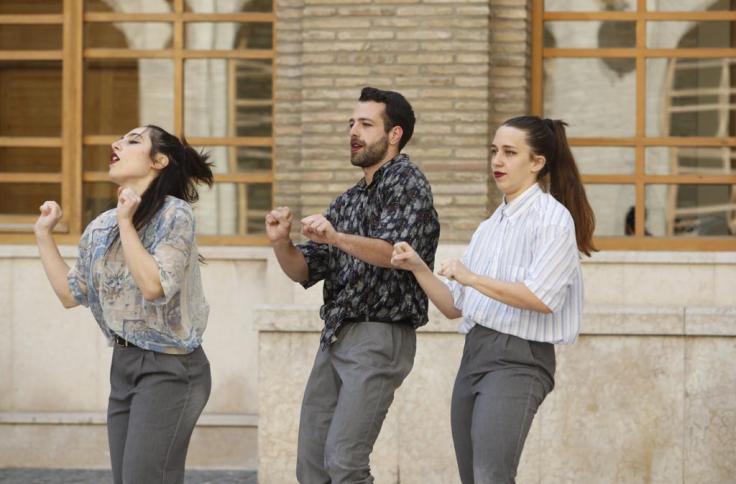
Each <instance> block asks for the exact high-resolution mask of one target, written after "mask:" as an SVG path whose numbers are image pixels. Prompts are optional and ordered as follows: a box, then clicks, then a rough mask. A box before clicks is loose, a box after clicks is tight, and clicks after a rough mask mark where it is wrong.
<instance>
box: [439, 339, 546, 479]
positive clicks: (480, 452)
mask: <svg viewBox="0 0 736 484" xmlns="http://www.w3.org/2000/svg"><path fill="white" fill-rule="evenodd" d="M554 374H555V349H554V345H552V344H549V343H539V342H535V341H528V340H525V339H522V338H518V337H516V336H512V335H509V334H504V333H499V332H497V331H494V330H491V329H488V328H485V327H483V326H479V325H476V326H474V327H473V329H472V330H471V331H470V333H468V335H467V336H466V337H465V348H464V350H463V357H462V361H461V363H460V369H459V370H458V373H457V378H456V380H455V386H454V388H453V391H452V409H451V422H452V439H453V442H454V444H455V455H456V457H457V464H458V469H459V471H460V479H461V481H462V482H463V484H513V483H514V482H515V478H516V469H517V467H518V466H519V458H520V457H521V451H522V449H523V447H524V441H525V440H526V436H527V434H528V433H529V428H530V427H531V425H532V420H533V419H534V415H535V414H536V412H537V408H539V405H541V403H542V401H543V400H544V398H545V397H546V396H547V394H548V393H549V392H550V391H552V388H553V387H554Z"/></svg>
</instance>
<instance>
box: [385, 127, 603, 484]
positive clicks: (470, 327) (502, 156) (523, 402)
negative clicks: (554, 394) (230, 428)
mask: <svg viewBox="0 0 736 484" xmlns="http://www.w3.org/2000/svg"><path fill="white" fill-rule="evenodd" d="M491 170H492V173H491V174H492V175H493V178H494V180H495V181H496V185H497V186H498V188H499V189H500V190H501V192H503V194H504V200H503V203H502V204H501V205H500V206H499V207H498V208H497V209H496V211H495V212H494V213H493V215H491V217H490V218H489V219H487V220H485V221H484V222H483V223H481V225H480V226H479V227H478V229H477V230H476V231H475V234H473V238H472V240H471V242H470V246H469V247H468V248H467V250H466V252H465V254H464V256H463V258H462V259H461V260H450V261H446V262H444V263H443V264H442V265H441V267H440V270H439V275H440V276H444V277H445V278H447V281H446V282H443V281H442V280H440V279H439V278H437V277H436V276H435V275H434V274H433V273H432V271H431V270H430V269H429V268H428V267H427V266H426V264H424V262H423V261H422V259H421V258H420V257H418V256H417V254H416V252H415V251H414V249H413V248H412V247H410V246H409V245H408V244H406V243H405V242H399V243H397V244H396V245H395V246H394V255H393V258H392V264H393V265H394V267H397V268H399V269H404V270H409V271H411V272H413V274H414V276H415V277H416V279H417V281H418V282H419V284H420V285H421V286H422V289H424V291H425V292H426V293H427V295H428V296H429V298H430V299H431V300H432V302H433V303H434V305H435V306H437V308H438V309H439V310H440V311H442V313H443V314H444V315H445V316H446V317H447V318H450V319H455V318H462V323H461V324H460V328H459V330H460V332H461V333H465V334H466V336H465V348H464V350H463V356H462V360H461V362H460V368H459V370H458V374H457V378H456V380H455V386H454V388H453V392H452V409H451V423H452V437H453V441H454V444H455V455H456V457H457V463H458V468H459V471H460V478H461V480H462V482H463V484H487V483H494V484H501V483H503V484H507V483H513V482H515V477H516V470H517V467H518V465H519V458H520V456H521V450H522V448H523V445H524V441H525V439H526V436H527V433H528V432H529V428H530V427H531V424H532V420H533V418H534V415H535V414H536V412H537V409H538V408H539V405H540V404H541V403H542V401H543V400H544V398H545V397H546V396H547V394H548V393H549V392H550V391H551V390H552V388H553V386H554V374H555V350H554V345H555V344H569V343H573V342H574V341H575V340H576V338H577V335H578V332H579V329H580V318H581V313H582V301H583V280H582V275H581V271H580V253H583V254H585V255H588V256H589V255H590V254H591V252H592V251H595V250H596V249H595V247H594V246H593V243H592V240H591V239H592V235H593V229H594V227H595V220H594V217H593V211H592V209H591V207H590V204H589V203H588V200H587V198H586V196H585V190H584V188H583V185H582V182H581V180H580V174H579V172H578V169H577V166H576V165H575V160H574V158H573V156H572V153H571V151H570V147H569V146H568V143H567V138H566V135H565V123H563V122H562V121H559V120H555V121H553V120H549V119H541V118H538V117H536V116H521V117H517V118H513V119H509V120H508V121H506V122H505V123H504V124H503V125H502V126H501V127H500V128H499V129H498V130H497V131H496V134H495V137H494V139H493V143H492V147H491Z"/></svg>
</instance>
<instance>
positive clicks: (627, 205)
mask: <svg viewBox="0 0 736 484" xmlns="http://www.w3.org/2000/svg"><path fill="white" fill-rule="evenodd" d="M585 192H586V194H587V196H588V201H589V202H590V204H591V206H592V207H593V212H594V213H595V233H594V235H596V236H598V237H600V236H619V237H620V236H623V235H626V231H627V230H626V223H627V222H626V216H627V214H628V212H629V210H630V209H631V208H632V207H633V206H634V203H635V198H636V195H635V191H634V185H598V184H587V185H585Z"/></svg>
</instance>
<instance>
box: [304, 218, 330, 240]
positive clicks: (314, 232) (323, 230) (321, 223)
mask: <svg viewBox="0 0 736 484" xmlns="http://www.w3.org/2000/svg"><path fill="white" fill-rule="evenodd" d="M302 235H304V236H305V237H307V238H308V239H309V240H311V241H312V242H317V243H318V244H330V245H335V243H336V242H337V236H338V232H337V231H336V230H335V228H334V227H333V226H332V224H331V223H330V221H329V220H327V218H326V217H325V216H324V215H322V214H317V215H310V216H308V217H304V218H303V219H302Z"/></svg>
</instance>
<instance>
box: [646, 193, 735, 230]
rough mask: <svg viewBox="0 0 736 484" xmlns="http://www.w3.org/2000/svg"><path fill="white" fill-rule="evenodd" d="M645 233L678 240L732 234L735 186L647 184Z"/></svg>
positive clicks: (733, 228) (733, 227)
mask: <svg viewBox="0 0 736 484" xmlns="http://www.w3.org/2000/svg"><path fill="white" fill-rule="evenodd" d="M646 211H647V230H648V231H651V233H652V235H666V236H678V237H695V236H698V237H701V236H706V237H707V236H728V235H734V234H736V187H734V186H732V185H648V186H647V187H646Z"/></svg>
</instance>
